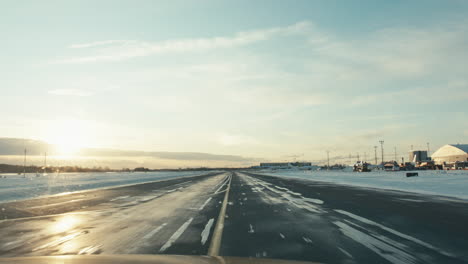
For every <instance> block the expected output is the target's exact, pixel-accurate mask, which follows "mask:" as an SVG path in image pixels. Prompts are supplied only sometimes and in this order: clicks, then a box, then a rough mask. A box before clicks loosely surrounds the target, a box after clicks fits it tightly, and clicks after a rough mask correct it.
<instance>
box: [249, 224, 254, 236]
mask: <svg viewBox="0 0 468 264" xmlns="http://www.w3.org/2000/svg"><path fill="white" fill-rule="evenodd" d="M249 227H250V228H249V233H251V234H252V233H255V230H254V229H253V226H252V225H251V224H249Z"/></svg>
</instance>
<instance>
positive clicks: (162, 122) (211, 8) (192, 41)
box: [0, 0, 468, 160]
mask: <svg viewBox="0 0 468 264" xmlns="http://www.w3.org/2000/svg"><path fill="white" fill-rule="evenodd" d="M1 5H2V8H1V9H0V32H1V34H2V42H1V43H0V57H1V58H2V63H1V64H0V72H1V78H0V87H2V97H1V98H2V102H1V107H2V109H3V110H2V111H0V120H2V122H1V124H0V137H15V138H32V139H40V140H45V141H48V142H50V143H57V144H60V143H61V142H62V143H63V142H64V141H67V140H68V141H75V142H76V145H77V147H103V148H116V149H133V150H142V151H183V152H190V151H196V152H207V153H217V154H230V155H231V154H232V155H240V156H248V157H257V158H265V159H269V160H285V159H289V157H288V156H291V155H301V154H304V155H303V156H302V158H303V159H309V160H319V159H322V158H323V157H324V156H326V154H325V153H326V152H325V151H326V150H330V151H331V152H332V153H333V156H340V155H343V156H348V155H349V153H352V154H353V155H356V153H357V152H359V153H361V155H363V153H364V152H366V153H368V156H371V154H372V155H373V146H374V145H377V144H378V140H379V139H384V140H385V144H386V145H385V146H386V148H387V149H388V154H389V155H390V154H393V148H394V147H396V148H397V151H398V153H399V156H404V157H406V156H407V154H406V153H407V151H408V150H409V149H410V146H411V145H413V146H414V148H421V149H425V148H426V142H430V143H431V146H432V148H433V149H435V148H437V147H438V146H441V145H444V144H447V143H466V139H467V137H468V123H467V122H466V120H467V111H468V107H467V104H466V102H467V99H468V71H467V67H466V65H467V64H466V62H467V61H468V48H467V47H468V20H467V19H466V17H468V16H467V15H468V12H467V11H468V2H467V1H454V0H452V1H272V0H270V1H2V2H1ZM58 139H59V140H58ZM54 141H60V142H54Z"/></svg>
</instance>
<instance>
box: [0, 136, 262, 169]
mask: <svg viewBox="0 0 468 264" xmlns="http://www.w3.org/2000/svg"><path fill="white" fill-rule="evenodd" d="M25 148H26V149H27V151H28V155H43V154H44V152H48V153H49V155H51V156H53V155H54V151H55V150H54V149H55V146H54V145H52V144H48V143H46V142H44V141H41V140H31V139H20V138H0V156H14V155H23V153H24V152H23V151H24V149H25ZM77 156H79V157H80V158H81V157H83V158H86V157H92V158H97V159H106V158H126V159H128V158H132V159H133V160H139V159H147V158H155V159H161V160H172V161H179V162H180V164H184V163H185V162H187V161H197V162H200V161H203V162H212V161H215V162H227V163H229V162H234V163H236V162H237V163H240V162H243V163H253V162H257V161H262V160H263V159H261V158H251V157H243V156H238V155H222V154H210V153H203V152H170V151H158V152H152V151H135V150H118V149H106V148H85V149H82V150H80V151H79V153H78V155H77Z"/></svg>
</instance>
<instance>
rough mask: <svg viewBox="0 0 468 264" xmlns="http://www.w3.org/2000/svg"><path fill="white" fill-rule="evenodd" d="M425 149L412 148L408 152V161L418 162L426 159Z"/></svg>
mask: <svg viewBox="0 0 468 264" xmlns="http://www.w3.org/2000/svg"><path fill="white" fill-rule="evenodd" d="M427 160H429V159H428V158H427V151H426V150H412V151H410V153H409V161H410V162H411V161H412V162H420V161H427Z"/></svg>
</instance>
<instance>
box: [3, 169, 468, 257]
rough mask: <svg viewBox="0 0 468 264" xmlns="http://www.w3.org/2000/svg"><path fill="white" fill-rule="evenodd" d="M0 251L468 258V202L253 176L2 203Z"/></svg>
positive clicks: (217, 177) (25, 253) (183, 179)
mask: <svg viewBox="0 0 468 264" xmlns="http://www.w3.org/2000/svg"><path fill="white" fill-rule="evenodd" d="M0 206H1V208H2V211H1V212H0V218H1V219H3V220H1V221H0V256H2V257H15V256H41V255H69V254H86V255H89V254H178V255H211V256H218V255H219V256H235V257H255V258H274V259H288V260H303V261H314V262H322V263H468V239H467V238H468V227H467V224H466V223H468V202H467V201H465V200H457V199H453V198H447V197H439V196H430V195H422V194H415V193H408V192H396V191H386V190H379V189H369V188H358V187H351V186H344V185H337V184H331V183H330V184H328V183H323V182H314V181H309V180H301V179H292V178H284V177H273V176H266V175H260V174H253V173H249V172H222V173H210V174H205V175H201V176H193V177H181V178H176V179H171V180H164V181H157V182H153V183H145V184H137V185H132V186H122V187H116V188H108V189H104V190H92V191H83V192H77V193H70V194H64V195H55V196H51V197H43V198H39V199H31V200H26V201H18V202H12V203H4V204H1V205H0Z"/></svg>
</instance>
